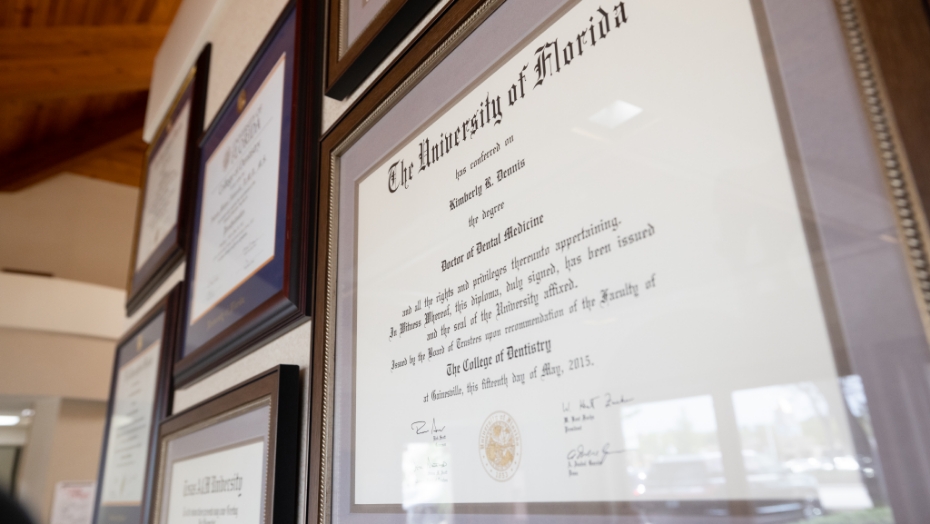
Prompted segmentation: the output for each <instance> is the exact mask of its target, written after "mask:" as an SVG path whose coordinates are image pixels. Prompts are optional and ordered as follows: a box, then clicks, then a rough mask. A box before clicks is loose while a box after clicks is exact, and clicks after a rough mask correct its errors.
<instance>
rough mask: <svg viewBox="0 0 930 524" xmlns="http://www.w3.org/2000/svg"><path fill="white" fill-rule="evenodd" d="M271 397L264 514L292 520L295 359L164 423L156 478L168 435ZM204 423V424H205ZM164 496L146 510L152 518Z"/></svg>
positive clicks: (274, 520) (276, 521) (270, 520)
mask: <svg viewBox="0 0 930 524" xmlns="http://www.w3.org/2000/svg"><path fill="white" fill-rule="evenodd" d="M264 397H270V401H271V415H270V416H271V420H270V423H269V435H268V448H267V449H266V450H265V451H266V460H267V462H266V463H267V465H268V466H267V467H268V469H267V471H266V472H265V486H266V492H265V494H264V497H265V515H264V522H265V523H267V524H282V523H284V524H290V523H292V522H294V520H295V519H296V517H297V479H298V460H297V457H298V455H299V451H300V449H299V446H300V400H299V397H300V370H299V368H298V366H295V365H279V366H276V367H274V368H271V369H269V370H268V371H265V372H264V373H261V374H259V375H256V376H255V377H252V378H250V379H248V380H246V381H245V382H243V383H241V384H239V385H237V386H233V387H232V388H230V389H227V390H226V391H223V392H221V393H218V394H217V395H214V396H213V397H210V398H209V399H207V400H204V401H203V402H200V403H199V404H196V405H194V406H192V407H190V408H188V409H186V410H184V411H182V412H181V413H178V414H176V415H173V416H171V417H169V418H168V419H166V420H165V421H164V422H162V424H161V428H160V430H159V433H158V445H157V446H156V447H155V448H156V449H157V460H156V462H155V468H153V469H154V471H153V473H154V474H155V478H154V482H161V480H162V479H160V478H158V470H159V468H160V465H161V461H162V460H163V458H164V457H162V450H163V442H164V439H165V438H167V437H170V436H171V435H173V434H175V433H178V432H180V431H184V430H185V429H188V428H191V427H193V426H199V425H202V424H208V422H209V421H210V420H213V419H217V418H219V417H222V416H223V415H224V414H226V413H229V412H230V411H232V410H234V409H236V408H239V407H242V406H245V405H248V404H250V403H252V402H255V401H257V400H259V399H262V398H264ZM204 427H206V426H204ZM159 502H160V501H158V500H155V501H153V504H152V505H151V509H150V511H149V513H148V518H149V520H150V522H154V520H153V519H154V517H155V515H156V512H157V510H158V508H157V507H156V505H157V504H158V503H159Z"/></svg>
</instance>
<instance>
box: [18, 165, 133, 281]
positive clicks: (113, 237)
mask: <svg viewBox="0 0 930 524" xmlns="http://www.w3.org/2000/svg"><path fill="white" fill-rule="evenodd" d="M138 194H139V190H138V189H136V188H134V187H129V186H124V185H120V184H114V183H111V182H104V181H101V180H94V179H90V178H87V177H82V176H77V175H71V174H63V175H58V176H56V177H53V178H50V179H48V180H46V181H43V182H41V183H38V184H35V185H33V186H30V187H28V188H26V189H23V190H21V191H17V192H14V193H0V268H14V269H25V270H29V271H40V272H48V273H52V274H53V275H55V276H56V277H60V278H66V279H70V280H79V281H82V282H91V283H94V284H101V285H104V286H110V287H114V288H119V289H125V287H126V276H127V274H128V271H129V254H130V251H132V235H133V227H134V225H135V219H136V215H135V213H136V211H135V210H136V199H137V198H138Z"/></svg>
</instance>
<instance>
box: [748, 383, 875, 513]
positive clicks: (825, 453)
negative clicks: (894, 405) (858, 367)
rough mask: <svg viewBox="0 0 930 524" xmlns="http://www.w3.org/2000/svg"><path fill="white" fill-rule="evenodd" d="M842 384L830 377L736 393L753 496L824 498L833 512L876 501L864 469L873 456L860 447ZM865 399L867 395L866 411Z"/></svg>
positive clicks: (862, 405) (859, 407)
mask: <svg viewBox="0 0 930 524" xmlns="http://www.w3.org/2000/svg"><path fill="white" fill-rule="evenodd" d="M837 386H838V384H837V383H836V382H834V381H833V380H823V381H813V382H798V383H794V384H782V385H776V386H767V387H761V388H754V389H745V390H741V391H736V392H734V393H733V407H734V410H735V414H736V421H737V425H738V427H739V434H740V441H741V443H742V453H743V461H744V465H745V470H746V477H747V481H748V483H749V488H750V493H751V494H752V496H753V498H768V499H787V498H790V499H799V498H806V499H816V500H818V501H819V506H820V507H821V508H823V510H824V511H825V512H827V513H834V512H842V511H853V510H861V509H865V508H871V507H873V506H874V503H873V496H872V495H870V490H869V489H868V487H867V485H866V483H865V482H864V479H863V474H862V472H861V471H860V462H862V461H864V458H865V459H868V461H871V458H870V457H871V453H870V452H868V451H865V452H864V453H863V451H862V450H860V449H858V448H859V447H861V446H857V439H856V436H857V435H856V433H857V432H859V428H852V427H851V426H850V423H851V422H853V423H857V422H854V421H850V420H849V417H848V416H847V413H849V411H848V410H847V407H846V405H845V404H844V399H843V395H842V394H841V392H840V389H839V388H838V387H837ZM860 392H861V390H860ZM854 397H855V395H854ZM864 400H865V397H864V394H863V395H861V396H860V397H859V400H858V403H857V407H856V409H857V410H859V411H860V413H863V412H864V410H865V403H864ZM850 407H852V406H850ZM859 433H861V432H859ZM860 440H862V439H860ZM864 441H865V442H867V440H864ZM872 476H873V477H874V472H873V474H872ZM879 502H880V501H879Z"/></svg>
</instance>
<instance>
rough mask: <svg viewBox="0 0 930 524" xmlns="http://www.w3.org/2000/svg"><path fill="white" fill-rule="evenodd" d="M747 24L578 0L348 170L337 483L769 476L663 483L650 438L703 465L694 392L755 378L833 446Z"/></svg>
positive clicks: (387, 498) (792, 212)
mask: <svg viewBox="0 0 930 524" xmlns="http://www.w3.org/2000/svg"><path fill="white" fill-rule="evenodd" d="M755 28H756V24H755V22H754V17H753V11H752V7H751V5H750V3H749V2H733V1H728V0H715V1H711V2H700V3H682V2H674V1H670V0H657V1H638V0H631V1H627V2H609V3H607V2H603V1H598V0H582V1H580V2H577V3H576V4H575V5H572V6H571V7H570V8H567V9H566V10H565V11H564V12H563V13H562V14H561V15H560V16H559V17H558V18H557V19H556V20H555V21H554V22H553V23H551V25H548V26H546V27H545V28H544V30H543V31H541V32H540V33H537V34H536V36H534V37H533V38H532V39H530V40H529V41H528V43H527V44H526V45H524V46H521V47H520V48H518V49H516V50H515V52H514V53H512V54H510V55H508V56H507V57H506V58H505V59H504V60H502V61H501V62H500V65H499V66H497V67H495V68H494V69H492V70H491V71H490V72H489V73H488V74H487V75H486V76H484V77H482V78H480V79H479V80H478V81H476V83H475V85H474V86H473V87H472V88H470V89H468V90H467V91H465V92H464V93H463V95H462V96H460V97H459V98H457V99H456V100H455V101H454V103H453V104H452V105H450V106H449V107H447V108H446V109H444V110H443V111H442V112H441V114H439V115H438V116H437V117H436V118H435V119H433V120H432V121H430V122H428V125H426V126H425V127H423V128H421V129H420V130H418V131H417V132H416V133H415V134H414V135H413V136H412V137H411V138H410V140H409V141H407V142H406V143H403V144H401V145H400V147H398V148H396V149H394V150H393V152H392V153H391V154H390V155H389V156H388V157H386V159H384V160H383V162H380V163H379V165H376V166H375V167H373V168H372V169H371V170H370V171H369V172H368V174H367V175H366V176H365V177H364V178H363V179H362V180H361V181H360V182H359V183H358V184H357V186H356V188H355V191H356V193H355V195H356V198H357V202H358V205H357V211H356V213H357V215H356V224H357V226H356V229H355V242H356V245H357V256H356V257H355V260H356V266H355V267H356V270H355V278H356V284H357V285H356V288H355V312H354V313H355V328H354V334H355V350H354V351H355V358H354V366H355V369H354V372H355V378H354V413H353V420H354V428H353V431H352V435H353V438H354V450H353V451H354V460H353V466H352V467H353V470H352V472H351V474H352V482H353V485H352V494H351V496H352V497H353V502H354V504H355V505H382V506H384V505H387V506H395V507H400V506H404V507H409V506H412V505H416V504H422V503H439V504H442V503H452V502H454V503H456V504H487V503H587V502H595V501H602V502H614V501H630V500H644V499H646V500H647V499H654V500H667V499H669V498H675V499H717V500H720V499H750V498H757V497H759V498H766V497H770V498H779V497H786V498H787V496H786V495H785V493H784V492H783V490H782V491H779V489H778V488H771V490H769V491H766V488H764V487H754V486H752V485H751V484H749V485H747V484H745V483H744V484H743V485H742V486H739V485H729V484H728V485H725V486H724V485H721V486H718V487H717V488H715V489H710V488H708V489H704V488H705V487H706V486H704V487H702V488H701V489H694V490H691V491H690V492H689V491H687V490H685V491H681V492H675V491H674V483H671V484H667V485H666V484H663V483H662V481H661V479H660V478H659V477H660V476H661V473H660V472H659V471H660V469H661V468H659V467H658V466H657V464H658V463H659V462H662V461H663V460H665V459H662V458H656V456H662V453H664V452H659V451H657V450H659V448H661V447H662V446H661V443H660V442H653V440H654V439H657V438H658V439H661V438H668V439H673V436H672V434H673V433H674V431H675V428H676V427H679V426H681V427H682V428H686V429H688V428H690V429H689V431H692V432H693V433H694V435H695V436H694V438H696V439H697V440H696V441H694V442H692V443H691V444H693V448H694V449H691V450H690V451H688V453H690V455H687V456H688V457H690V458H691V459H693V460H694V461H695V462H694V464H696V465H697V466H695V467H702V468H705V467H706V468H709V469H708V471H710V470H712V469H713V468H715V467H716V468H718V469H719V468H721V467H723V466H720V465H719V464H720V460H721V458H720V457H721V454H720V453H721V447H722V444H720V443H718V442H717V441H716V440H715V438H716V437H714V435H717V432H718V430H719V431H720V432H721V433H720V434H721V435H725V433H723V431H724V429H725V430H726V431H728V432H736V431H737V430H736V427H735V424H736V422H733V426H734V427H732V428H730V427H729V426H728V427H727V428H722V427H721V428H718V424H723V422H719V421H718V420H717V419H715V416H714V413H715V412H719V413H723V411H720V410H721V409H722V408H723V405H722V403H728V402H731V400H730V399H731V398H733V399H736V400H739V398H737V397H739V394H738V393H736V394H734V395H735V396H732V397H731V392H740V391H743V392H746V391H750V390H751V388H755V387H760V386H768V385H775V384H798V383H817V384H818V386H817V388H818V395H819V397H818V398H822V399H824V400H823V402H825V403H826V404H827V405H829V406H831V410H830V413H831V415H830V417H832V418H831V420H834V422H831V424H834V423H835V424H836V427H837V428H839V429H838V430H837V432H836V434H835V438H836V439H837V440H836V442H838V443H840V444H839V446H840V447H843V448H844V449H851V448H852V443H851V442H852V441H851V436H850V433H849V430H848V429H847V428H848V423H847V421H846V414H845V411H844V410H843V408H842V401H841V394H840V391H839V386H838V383H837V381H836V379H837V372H836V369H835V364H834V360H833V356H832V350H831V343H830V339H829V337H828V332H827V323H826V320H825V316H824V310H823V308H822V307H821V299H820V296H819V294H818V286H817V281H816V280H815V274H814V270H813V267H812V264H811V259H810V256H809V253H808V250H807V243H806V240H805V233H804V229H803V227H802V220H801V215H800V213H799V212H798V209H799V203H798V200H797V198H796V194H795V191H794V186H793V183H792V175H791V172H790V171H789V165H788V160H787V157H786V154H785V145H784V144H783V141H782V134H781V131H780V128H779V122H778V118H777V114H776V107H775V103H774V101H773V96H772V94H771V91H770V86H769V83H768V78H767V74H766V64H765V62H764V60H763V54H762V51H761V49H760V45H759V36H758V34H757V32H756V29H755ZM714 34H726V35H727V38H719V39H718V38H709V37H708V35H714ZM683 41H685V42H688V45H687V47H686V48H682V47H681V46H680V45H668V43H669V42H683ZM647 49H648V50H649V52H648V53H644V52H637V50H647ZM711 57H713V58H711ZM647 61H648V62H647ZM650 63H654V64H661V67H659V66H655V67H653V66H651V65H650ZM686 71H691V72H692V73H690V74H688V75H687V77H688V78H689V80H688V81H687V82H683V81H682V74H683V73H684V72H686ZM632 72H635V73H632ZM724 80H725V81H727V82H733V83H736V84H738V85H739V86H741V87H740V89H739V91H738V92H734V91H732V90H728V89H720V82H721V81H724ZM798 362H803V363H804V365H803V366H801V365H794V364H791V365H786V364H785V363H798ZM753 391H754V390H753ZM388 392H390V397H389V398H388V397H386V394H387V393H388ZM747 394H749V393H747ZM760 394H761V393H760ZM750 396H751V395H750ZM740 398H741V397H740ZM747 398H748V397H747ZM737 403H738V402H737ZM750 405H751V403H750ZM726 409H728V410H732V409H734V408H733V407H731V406H729V405H727V408H726ZM736 409H737V415H738V416H742V415H743V414H744V413H742V412H740V411H739V406H737V408H736ZM728 412H729V413H732V411H728ZM663 413H664V414H665V415H663ZM747 413H748V412H747ZM666 415H667V416H666ZM741 422H745V420H742V421H741ZM727 423H728V424H729V422H727ZM669 424H670V426H669V427H665V426H666V425H669ZM682 431H685V430H684V429H682ZM663 434H665V435H666V437H662V436H661V435H663ZM697 435H705V436H707V440H706V442H705V441H704V440H702V439H704V438H705V437H701V436H697ZM337 438H338V437H337ZM673 440H674V439H673ZM698 441H700V442H698ZM669 442H672V441H671V440H670V441H669ZM668 445H670V446H671V445H673V443H670V444H668ZM663 449H664V448H663ZM656 453H658V455H656ZM737 453H738V452H737ZM682 457H684V455H683V456H682ZM682 457H679V459H680V460H687V458H682ZM702 457H703V458H702ZM724 458H725V459H726V457H724ZM676 460H678V459H676ZM715 464H716V465H715ZM683 467H685V469H687V467H688V466H687V465H685V466H683ZM747 467H748V466H747ZM645 471H649V472H651V473H652V474H653V475H654V477H653V479H652V481H651V482H653V484H652V485H653V486H655V487H656V488H655V489H650V490H646V489H645V488H644V487H641V486H643V483H642V481H641V479H642V478H645V476H643V477H640V478H637V473H636V472H645ZM669 471H670V473H669V474H671V475H674V474H676V473H675V471H678V470H674V468H672V469H670V470H669ZM682 471H684V470H682ZM631 472H632V473H631ZM644 475H645V474H644ZM669 490H672V491H669ZM754 490H755V491H754ZM791 496H799V497H800V495H791ZM465 511H467V510H465Z"/></svg>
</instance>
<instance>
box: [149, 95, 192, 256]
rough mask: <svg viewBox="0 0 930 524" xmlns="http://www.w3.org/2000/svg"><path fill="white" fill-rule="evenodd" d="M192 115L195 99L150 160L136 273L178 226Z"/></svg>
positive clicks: (186, 105)
mask: <svg viewBox="0 0 930 524" xmlns="http://www.w3.org/2000/svg"><path fill="white" fill-rule="evenodd" d="M190 116H191V100H187V101H186V102H185V103H184V105H183V106H182V107H181V110H180V111H179V112H178V115H177V116H176V117H175V119H174V120H172V121H171V122H170V124H171V125H170V127H169V128H168V129H167V132H166V133H165V137H164V140H163V141H162V143H161V145H160V146H159V148H158V149H157V150H156V151H155V152H154V153H153V154H152V156H151V158H149V165H148V171H147V172H146V179H145V202H144V203H143V206H142V218H141V226H140V228H139V240H138V248H137V251H136V267H135V270H136V271H139V270H140V269H142V266H144V265H145V264H146V263H147V262H148V261H149V259H150V258H151V256H152V254H153V253H154V252H155V250H156V249H157V248H158V247H159V246H160V245H161V243H162V241H163V240H164V239H165V238H166V237H167V236H168V234H169V233H170V232H172V230H173V229H174V228H175V227H176V226H177V223H178V209H179V206H180V205H181V176H182V174H183V173H184V161H185V153H186V147H187V131H188V128H189V125H190Z"/></svg>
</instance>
